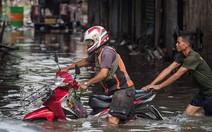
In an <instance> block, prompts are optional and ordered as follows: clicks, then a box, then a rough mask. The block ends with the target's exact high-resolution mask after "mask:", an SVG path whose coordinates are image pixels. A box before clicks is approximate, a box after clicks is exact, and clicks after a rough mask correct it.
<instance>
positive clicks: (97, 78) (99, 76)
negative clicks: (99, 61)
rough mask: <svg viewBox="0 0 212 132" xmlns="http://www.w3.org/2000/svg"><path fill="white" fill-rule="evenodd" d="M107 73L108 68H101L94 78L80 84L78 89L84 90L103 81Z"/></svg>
mask: <svg viewBox="0 0 212 132" xmlns="http://www.w3.org/2000/svg"><path fill="white" fill-rule="evenodd" d="M108 72H109V69H108V68H101V70H100V72H99V73H98V74H97V75H96V76H95V77H93V78H91V79H90V80H88V81H87V82H85V83H81V84H80V88H81V89H82V90H86V89H87V88H88V86H90V85H91V84H94V83H98V82H100V81H102V80H104V79H105V78H106V77H107V74H108Z"/></svg>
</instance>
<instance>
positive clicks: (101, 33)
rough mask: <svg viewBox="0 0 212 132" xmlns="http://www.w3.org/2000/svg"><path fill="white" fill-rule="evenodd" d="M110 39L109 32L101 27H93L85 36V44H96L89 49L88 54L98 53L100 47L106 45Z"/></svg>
mask: <svg viewBox="0 0 212 132" xmlns="http://www.w3.org/2000/svg"><path fill="white" fill-rule="evenodd" d="M108 39H109V36H108V33H107V31H106V30H105V29H104V28H103V27H101V26H93V27H91V28H89V29H88V30H87V31H86V32H85V35H84V42H85V41H88V40H92V41H93V42H94V44H93V45H92V46H91V47H89V48H88V49H87V50H88V54H90V53H92V52H94V51H96V50H97V49H98V48H99V47H100V46H102V45H103V44H105V42H106V41H107V40H108Z"/></svg>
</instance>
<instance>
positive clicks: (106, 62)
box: [87, 46, 116, 69]
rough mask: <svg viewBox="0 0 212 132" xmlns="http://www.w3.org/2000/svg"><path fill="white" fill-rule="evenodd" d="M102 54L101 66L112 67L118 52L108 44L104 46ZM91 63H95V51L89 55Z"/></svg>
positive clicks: (88, 59) (88, 58)
mask: <svg viewBox="0 0 212 132" xmlns="http://www.w3.org/2000/svg"><path fill="white" fill-rule="evenodd" d="M102 50H103V51H102V54H101V62H100V68H109V69H110V68H111V67H112V63H113V61H114V60H115V59H116V52H115V51H114V50H113V49H111V48H109V47H108V46H105V47H103V49H102ZM87 61H88V62H89V63H95V53H94V54H92V55H90V56H88V57H87Z"/></svg>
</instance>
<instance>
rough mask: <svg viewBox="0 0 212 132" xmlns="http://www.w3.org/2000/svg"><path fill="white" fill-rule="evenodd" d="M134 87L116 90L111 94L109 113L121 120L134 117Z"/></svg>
mask: <svg viewBox="0 0 212 132" xmlns="http://www.w3.org/2000/svg"><path fill="white" fill-rule="evenodd" d="M134 99H135V87H134V86H133V87H130V88H127V89H122V90H118V91H116V92H115V93H114V94H113V97H112V103H111V105H110V111H109V113H110V114H111V115H112V116H114V117H117V118H119V119H121V120H126V119H128V117H131V116H134V105H133V102H134Z"/></svg>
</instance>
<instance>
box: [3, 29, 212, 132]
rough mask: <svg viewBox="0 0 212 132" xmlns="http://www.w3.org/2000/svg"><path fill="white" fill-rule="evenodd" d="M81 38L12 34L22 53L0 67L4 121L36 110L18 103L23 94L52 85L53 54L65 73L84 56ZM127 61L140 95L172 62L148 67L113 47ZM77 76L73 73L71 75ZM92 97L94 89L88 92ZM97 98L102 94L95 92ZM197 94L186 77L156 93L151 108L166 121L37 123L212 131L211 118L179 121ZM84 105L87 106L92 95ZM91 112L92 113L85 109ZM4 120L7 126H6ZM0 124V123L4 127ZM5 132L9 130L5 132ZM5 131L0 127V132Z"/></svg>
mask: <svg viewBox="0 0 212 132" xmlns="http://www.w3.org/2000/svg"><path fill="white" fill-rule="evenodd" d="M79 40H80V36H79V33H78V34H72V35H71V34H44V33H34V31H33V30H27V31H19V32H10V33H7V34H5V38H4V41H5V43H8V44H10V45H12V46H18V47H19V50H17V51H13V52H11V54H12V55H10V56H9V57H6V58H4V60H1V62H0V87H1V89H0V115H1V116H0V117H1V119H2V120H1V121H2V122H3V121H6V122H10V121H7V120H9V119H15V120H18V121H20V122H22V118H23V117H24V115H25V114H27V113H28V112H30V111H32V110H33V109H35V108H23V107H22V105H21V102H20V99H21V96H22V94H21V89H29V88H39V87H42V86H44V85H50V84H52V83H53V78H54V74H55V72H56V71H57V70H58V68H57V65H56V64H55V62H54V61H53V60H54V58H53V55H54V52H57V53H58V56H59V62H60V65H61V66H62V67H64V66H66V65H68V64H70V63H73V62H74V61H76V60H78V59H80V58H83V57H85V56H86V51H85V49H86V47H85V46H84V45H82V44H81V43H79V42H78V41H79ZM115 47H116V48H117V49H118V52H119V53H120V54H121V55H122V58H123V60H124V61H125V64H126V67H127V70H128V73H129V75H130V76H131V78H132V80H133V81H134V83H135V86H136V88H137V89H139V88H141V87H142V86H144V85H146V84H148V83H150V82H151V81H152V79H154V77H155V76H156V75H157V74H158V73H159V72H160V71H161V70H162V69H163V68H164V67H165V66H167V65H168V64H169V62H163V61H156V62H155V63H154V64H153V65H150V64H149V63H148V62H147V61H146V59H145V57H144V55H141V54H139V55H129V54H128V51H127V50H126V49H125V48H123V47H118V46H115ZM81 70H82V72H81V75H80V76H79V77H78V80H79V81H82V80H85V79H88V78H89V76H90V72H89V71H87V69H86V68H81ZM70 73H73V71H70ZM90 91H92V89H90ZM93 92H94V93H98V92H99V90H98V89H93ZM197 92H198V91H197V88H196V87H195V85H194V84H193V83H192V82H191V81H190V76H188V75H185V76H184V77H183V78H181V79H180V80H178V81H177V82H176V83H174V84H172V85H170V86H168V87H167V88H165V89H163V90H161V91H158V94H157V96H156V98H155V99H154V100H153V101H152V104H153V105H154V106H155V107H156V108H158V110H159V111H160V112H161V114H162V115H163V116H164V118H165V120H163V121H154V120H147V119H137V120H136V121H130V122H128V123H126V124H122V125H120V126H110V125H108V123H107V121H106V120H103V119H95V118H93V117H88V118H86V119H79V120H73V121H58V122H36V123H33V124H34V125H35V126H38V127H40V128H41V129H42V130H44V131H45V130H46V131H54V132H62V131H211V130H212V125H211V123H210V120H211V117H187V116H184V115H181V114H182V112H183V110H184V109H185V107H186V106H187V104H188V103H189V101H190V100H191V98H192V97H193V96H194V95H195V94H196V93H197ZM89 94H90V92H89V93H86V94H85V96H84V97H83V99H82V100H83V101H84V103H85V105H86V102H87V101H88V95H89ZM86 108H87V109H88V111H89V107H88V106H86ZM5 118H6V119H7V120H5ZM0 123H1V122H0ZM2 129H3V130H5V129H6V128H2ZM0 130H1V126H0Z"/></svg>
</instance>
